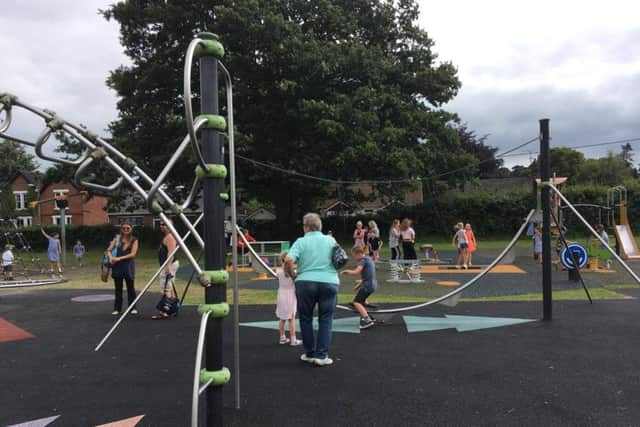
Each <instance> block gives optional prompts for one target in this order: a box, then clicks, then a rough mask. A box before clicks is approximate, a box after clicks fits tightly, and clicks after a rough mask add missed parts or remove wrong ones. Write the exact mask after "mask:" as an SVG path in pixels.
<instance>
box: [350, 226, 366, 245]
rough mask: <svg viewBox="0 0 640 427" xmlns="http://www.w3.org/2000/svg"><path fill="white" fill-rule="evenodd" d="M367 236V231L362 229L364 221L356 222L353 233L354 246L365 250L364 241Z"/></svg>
mask: <svg viewBox="0 0 640 427" xmlns="http://www.w3.org/2000/svg"><path fill="white" fill-rule="evenodd" d="M366 236H367V230H366V229H364V228H362V221H358V222H356V229H355V230H354V232H353V246H357V247H359V248H364V246H365V244H364V239H365V237H366Z"/></svg>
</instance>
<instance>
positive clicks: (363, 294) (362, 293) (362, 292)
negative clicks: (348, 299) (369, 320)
mask: <svg viewBox="0 0 640 427" xmlns="http://www.w3.org/2000/svg"><path fill="white" fill-rule="evenodd" d="M372 293H373V292H369V291H368V290H366V289H363V288H360V289H358V293H357V294H356V297H355V298H354V299H353V302H358V303H360V304H364V302H365V301H366V300H367V298H369V297H370V296H371V294H372Z"/></svg>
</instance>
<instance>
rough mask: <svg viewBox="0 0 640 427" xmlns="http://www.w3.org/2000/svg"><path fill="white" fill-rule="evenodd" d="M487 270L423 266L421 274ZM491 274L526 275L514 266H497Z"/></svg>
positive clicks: (469, 272) (482, 268)
mask: <svg viewBox="0 0 640 427" xmlns="http://www.w3.org/2000/svg"><path fill="white" fill-rule="evenodd" d="M485 268H486V265H473V266H471V267H469V268H468V269H463V268H460V269H458V268H456V266H454V265H446V266H439V265H421V266H420V272H421V273H453V274H456V273H458V274H478V273H480V272H481V271H482V270H484V269H485ZM489 274H526V271H524V270H523V269H521V268H520V267H518V266H515V265H512V264H509V265H496V266H495V267H493V268H492V269H491V270H490V271H489Z"/></svg>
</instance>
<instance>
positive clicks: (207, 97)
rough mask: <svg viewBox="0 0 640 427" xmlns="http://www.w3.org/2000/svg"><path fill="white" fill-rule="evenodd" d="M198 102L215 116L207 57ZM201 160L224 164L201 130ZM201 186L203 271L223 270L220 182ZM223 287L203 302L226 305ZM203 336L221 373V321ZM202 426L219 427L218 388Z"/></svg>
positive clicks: (214, 81)
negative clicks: (204, 424)
mask: <svg viewBox="0 0 640 427" xmlns="http://www.w3.org/2000/svg"><path fill="white" fill-rule="evenodd" d="M198 37H200V38H202V39H211V38H212V37H214V36H213V35H212V34H209V33H204V34H199V35H198ZM200 100H201V111H202V112H201V114H216V115H217V114H218V59H217V58H216V57H214V56H211V55H205V56H202V57H201V58H200ZM185 101H187V100H185ZM201 141H202V147H201V149H202V156H203V159H204V161H205V163H207V164H212V163H215V164H224V157H223V154H222V144H221V138H220V135H219V134H218V132H217V131H216V130H214V129H208V128H205V129H203V130H202V133H201ZM202 186H203V205H204V209H203V212H204V269H205V270H206V271H210V270H223V269H224V268H225V265H224V264H225V263H224V261H225V259H224V203H225V202H224V200H222V199H221V198H220V194H221V193H224V191H225V188H224V187H225V182H224V179H223V178H210V177H205V178H204V179H203V182H202ZM226 300H227V286H226V284H220V285H213V286H209V287H208V288H206V289H205V302H206V303H207V304H217V303H221V302H226ZM208 322H209V323H208V325H207V332H206V347H205V348H206V350H205V351H206V356H205V367H206V369H207V371H218V370H220V369H222V346H223V342H222V326H223V324H222V322H223V318H222V317H214V318H209V321H208ZM206 406H207V409H206V420H207V422H206V425H207V426H208V427H214V426H215V427H221V426H222V425H223V418H222V406H223V405H222V386H221V385H218V386H216V385H212V386H210V387H208V388H207V405H206Z"/></svg>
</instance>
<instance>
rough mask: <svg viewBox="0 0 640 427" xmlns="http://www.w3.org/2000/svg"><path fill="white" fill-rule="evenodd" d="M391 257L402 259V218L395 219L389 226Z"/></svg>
mask: <svg viewBox="0 0 640 427" xmlns="http://www.w3.org/2000/svg"><path fill="white" fill-rule="evenodd" d="M389 248H390V249H391V259H400V220H399V219H394V220H393V222H392V223H391V227H390V228H389Z"/></svg>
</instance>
